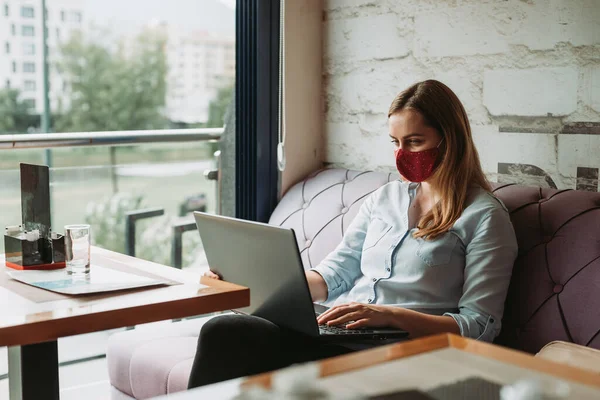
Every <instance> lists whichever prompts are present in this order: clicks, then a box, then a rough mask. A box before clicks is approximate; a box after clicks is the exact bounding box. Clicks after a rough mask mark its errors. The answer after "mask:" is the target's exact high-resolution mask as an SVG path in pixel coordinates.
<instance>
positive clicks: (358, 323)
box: [346, 318, 371, 329]
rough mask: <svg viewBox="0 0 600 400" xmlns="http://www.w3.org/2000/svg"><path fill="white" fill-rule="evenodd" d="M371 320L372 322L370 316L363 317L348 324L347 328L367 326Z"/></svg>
mask: <svg viewBox="0 0 600 400" xmlns="http://www.w3.org/2000/svg"><path fill="white" fill-rule="evenodd" d="M369 322H371V320H370V319H369V318H361V319H359V320H358V321H354V322H352V323H350V324H347V325H346V328H348V329H358V328H365V327H367V326H369Z"/></svg>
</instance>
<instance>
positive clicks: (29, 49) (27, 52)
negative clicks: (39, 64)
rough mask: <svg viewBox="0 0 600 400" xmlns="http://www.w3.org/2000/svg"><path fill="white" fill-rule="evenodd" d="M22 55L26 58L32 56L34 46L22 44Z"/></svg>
mask: <svg viewBox="0 0 600 400" xmlns="http://www.w3.org/2000/svg"><path fill="white" fill-rule="evenodd" d="M23 54H25V55H26V56H32V55H34V54H35V44H33V43H23Z"/></svg>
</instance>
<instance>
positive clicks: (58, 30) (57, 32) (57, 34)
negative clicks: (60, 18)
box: [56, 28, 60, 39]
mask: <svg viewBox="0 0 600 400" xmlns="http://www.w3.org/2000/svg"><path fill="white" fill-rule="evenodd" d="M56 38H57V39H60V28H56Z"/></svg>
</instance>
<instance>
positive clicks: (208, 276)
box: [202, 269, 223, 280]
mask: <svg viewBox="0 0 600 400" xmlns="http://www.w3.org/2000/svg"><path fill="white" fill-rule="evenodd" d="M202 276H205V277H207V278H211V279H218V280H222V279H223V278H222V277H221V276H219V275H217V274H215V273H214V272H212V271H211V270H210V269H209V270H208V271H205V272H204V273H203V274H202Z"/></svg>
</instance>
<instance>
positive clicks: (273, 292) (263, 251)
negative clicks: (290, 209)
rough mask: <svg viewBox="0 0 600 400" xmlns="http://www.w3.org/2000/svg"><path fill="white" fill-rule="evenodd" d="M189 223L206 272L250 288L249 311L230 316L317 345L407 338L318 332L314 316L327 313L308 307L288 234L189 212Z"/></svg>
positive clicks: (383, 332) (392, 333) (388, 333)
mask: <svg viewBox="0 0 600 400" xmlns="http://www.w3.org/2000/svg"><path fill="white" fill-rule="evenodd" d="M194 217H195V218H196V225H197V226H198V231H199V232H200V237H201V239H202V243H203V245H204V251H205V252H206V258H207V259H208V263H209V265H210V269H211V271H213V272H214V273H216V274H218V275H220V276H221V277H222V278H223V280H225V281H228V282H232V283H236V284H238V285H242V286H246V287H248V288H250V306H249V307H245V308H242V309H239V310H234V312H239V313H244V314H252V315H255V316H258V317H261V318H264V319H266V320H268V321H271V322H273V323H274V324H276V325H278V326H280V327H283V328H286V329H289V330H292V331H295V332H300V333H303V334H305V335H308V336H311V337H315V338H320V339H334V338H335V339H336V340H339V339H341V337H344V338H345V339H350V338H360V339H366V338H368V339H395V338H402V337H406V336H408V332H406V331H403V330H398V329H380V328H368V329H346V328H345V327H344V326H336V327H328V326H325V325H321V326H319V325H318V324H317V320H316V316H317V315H319V314H321V313H322V312H324V311H326V310H327V307H325V306H322V305H319V304H314V303H313V302H312V298H311V295H310V290H309V288H308V282H307V280H306V275H305V271H304V267H303V265H302V260H301V257H300V252H299V250H298V244H297V242H296V236H295V234H294V231H293V230H292V229H286V228H281V227H276V226H272V225H268V224H263V223H258V222H252V221H245V220H240V219H236V218H229V217H223V216H218V215H211V214H206V213H202V212H194Z"/></svg>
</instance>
